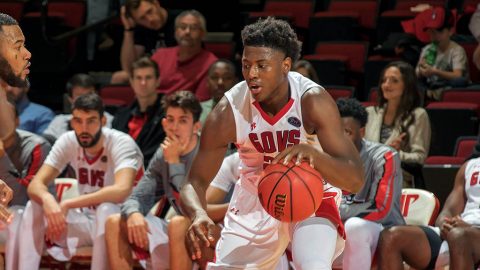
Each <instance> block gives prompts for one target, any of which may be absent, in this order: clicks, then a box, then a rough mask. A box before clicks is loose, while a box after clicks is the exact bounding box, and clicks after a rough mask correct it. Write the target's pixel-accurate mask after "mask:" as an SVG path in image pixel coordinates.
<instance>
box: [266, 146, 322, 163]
mask: <svg viewBox="0 0 480 270" xmlns="http://www.w3.org/2000/svg"><path fill="white" fill-rule="evenodd" d="M318 153H319V152H318V150H317V149H315V147H313V146H312V145H309V144H304V143H302V144H297V145H294V146H291V147H287V148H285V150H283V151H282V152H280V153H279V154H278V155H277V156H276V157H275V158H274V159H273V161H272V164H276V163H282V164H283V165H287V164H288V163H289V162H290V161H291V160H292V159H296V161H295V164H296V165H300V163H301V162H302V161H303V160H306V161H308V162H309V163H310V166H311V167H312V168H313V167H314V165H313V164H314V163H313V161H314V160H315V156H316V155H318Z"/></svg>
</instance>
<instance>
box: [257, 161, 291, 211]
mask: <svg viewBox="0 0 480 270" xmlns="http://www.w3.org/2000/svg"><path fill="white" fill-rule="evenodd" d="M289 171H290V168H288V170H286V171H285V172H283V173H282V175H281V176H280V177H279V178H278V180H277V182H276V183H275V185H273V188H272V191H271V192H270V195H268V201H267V205H268V207H269V208H270V200H271V199H272V195H273V193H275V189H277V186H278V184H279V183H280V181H282V179H283V177H284V176H286V174H287V173H288V172H289ZM273 173H274V172H272V174H273ZM276 173H279V172H276ZM287 177H288V176H287ZM263 178H265V176H264V177H262V180H263Z"/></svg>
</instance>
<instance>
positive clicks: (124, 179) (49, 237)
mask: <svg viewBox="0 0 480 270" xmlns="http://www.w3.org/2000/svg"><path fill="white" fill-rule="evenodd" d="M105 122H106V118H105V116H104V114H103V103H102V100H101V98H100V97H99V96H98V95H97V94H87V95H82V96H80V97H79V98H77V99H76V100H75V102H74V104H73V108H72V120H71V126H72V128H73V130H72V131H69V132H67V133H64V134H63V135H62V136H60V137H59V138H58V140H57V141H56V142H55V144H54V145H53V147H52V150H51V151H50V153H49V155H48V156H47V159H46V160H45V162H44V164H43V166H42V167H41V168H40V170H39V172H38V173H37V174H36V175H35V177H34V178H33V180H32V182H31V183H30V185H29V187H28V195H29V196H30V202H28V203H27V206H26V208H25V212H24V215H23V220H22V224H21V226H20V230H21V232H22V233H21V234H20V236H19V238H20V241H19V242H20V245H19V246H20V247H19V250H18V252H19V269H21V270H26V269H38V267H39V264H40V259H41V256H42V254H43V250H44V247H45V244H46V242H47V247H48V252H49V254H50V255H52V256H53V257H54V258H55V259H57V260H61V261H67V260H69V259H70V258H71V257H72V256H73V255H75V253H76V250H77V248H78V247H82V246H93V252H92V265H91V269H108V263H107V253H106V249H105V239H104V226H105V221H106V219H107V217H108V216H109V215H111V214H113V213H118V212H120V207H119V205H118V204H119V203H121V202H123V201H124V200H125V199H126V198H127V197H128V196H129V194H130V193H131V191H132V187H133V184H134V181H135V180H136V179H139V176H141V174H142V173H143V156H142V152H141V151H140V149H139V148H138V146H137V145H136V144H135V142H134V141H133V139H132V138H131V137H130V136H128V135H127V134H125V133H122V132H120V131H116V130H113V129H109V128H103V127H102V126H103V125H104V124H105ZM67 164H70V166H71V167H72V168H73V169H74V171H75V173H76V176H77V180H78V189H79V194H80V195H79V196H78V197H75V198H71V199H66V200H63V201H61V202H58V201H57V200H56V198H55V197H54V196H53V195H52V194H50V193H48V191H47V185H48V184H49V183H51V182H53V181H54V179H55V178H56V177H57V176H58V175H59V174H60V172H62V171H63V169H64V168H65V167H66V166H67Z"/></svg>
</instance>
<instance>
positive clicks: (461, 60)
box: [452, 46, 468, 76]
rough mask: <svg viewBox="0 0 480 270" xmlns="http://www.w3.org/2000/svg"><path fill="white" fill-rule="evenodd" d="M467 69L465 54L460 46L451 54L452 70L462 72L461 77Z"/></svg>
mask: <svg viewBox="0 0 480 270" xmlns="http://www.w3.org/2000/svg"><path fill="white" fill-rule="evenodd" d="M467 68H468V61H467V54H466V53H465V50H464V49H463V48H462V47H461V46H458V47H457V48H455V50H454V51H453V52H452V69H453V70H456V69H460V70H462V71H463V72H462V76H464V75H465V71H466V70H467Z"/></svg>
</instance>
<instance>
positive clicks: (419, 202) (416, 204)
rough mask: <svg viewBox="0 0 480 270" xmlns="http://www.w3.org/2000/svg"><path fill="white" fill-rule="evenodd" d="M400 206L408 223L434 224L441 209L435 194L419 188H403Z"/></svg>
mask: <svg viewBox="0 0 480 270" xmlns="http://www.w3.org/2000/svg"><path fill="white" fill-rule="evenodd" d="M400 207H401V211H402V215H403V217H404V218H405V222H406V223H407V224H408V225H424V226H426V225H433V224H434V223H435V219H436V218H437V215H438V212H439V210H440V202H439V201H438V199H437V197H436V196H435V194H433V193H432V192H430V191H426V190H423V189H417V188H404V189H402V196H401V198H400Z"/></svg>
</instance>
